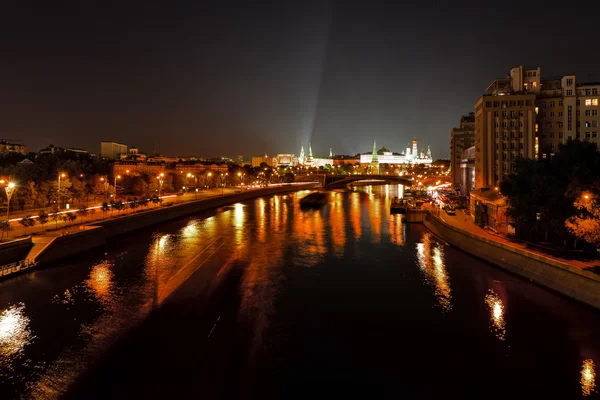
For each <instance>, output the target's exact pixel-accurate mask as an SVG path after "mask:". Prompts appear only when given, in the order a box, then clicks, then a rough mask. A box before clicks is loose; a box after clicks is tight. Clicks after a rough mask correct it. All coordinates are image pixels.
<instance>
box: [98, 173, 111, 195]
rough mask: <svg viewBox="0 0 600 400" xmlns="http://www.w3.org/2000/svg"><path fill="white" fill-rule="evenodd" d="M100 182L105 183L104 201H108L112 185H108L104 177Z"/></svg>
mask: <svg viewBox="0 0 600 400" xmlns="http://www.w3.org/2000/svg"><path fill="white" fill-rule="evenodd" d="M100 181H101V182H103V183H104V201H106V197H107V196H108V187H109V186H110V185H109V183H108V179H104V177H102V178H100Z"/></svg>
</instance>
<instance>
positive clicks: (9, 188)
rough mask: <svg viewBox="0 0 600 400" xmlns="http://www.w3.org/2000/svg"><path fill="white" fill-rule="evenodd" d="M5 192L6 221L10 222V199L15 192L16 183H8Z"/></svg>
mask: <svg viewBox="0 0 600 400" xmlns="http://www.w3.org/2000/svg"><path fill="white" fill-rule="evenodd" d="M4 190H5V191H6V200H7V203H6V220H7V221H8V220H9V215H10V198H11V197H12V194H13V192H14V191H15V183H14V182H8V184H7V185H6V187H5V188H4Z"/></svg>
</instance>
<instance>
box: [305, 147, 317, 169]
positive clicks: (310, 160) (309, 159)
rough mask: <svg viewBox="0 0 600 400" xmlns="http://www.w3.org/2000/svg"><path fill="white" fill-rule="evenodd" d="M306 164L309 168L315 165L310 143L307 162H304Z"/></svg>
mask: <svg viewBox="0 0 600 400" xmlns="http://www.w3.org/2000/svg"><path fill="white" fill-rule="evenodd" d="M304 164H306V165H308V166H309V167H311V166H313V165H314V164H315V160H313V153H312V146H311V144H310V142H309V143H308V155H307V156H306V160H304Z"/></svg>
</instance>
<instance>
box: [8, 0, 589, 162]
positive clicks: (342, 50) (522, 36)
mask: <svg viewBox="0 0 600 400" xmlns="http://www.w3.org/2000/svg"><path fill="white" fill-rule="evenodd" d="M459 3H460V4H461V5H458V4H459ZM469 3H470V2H456V1H442V0H440V1H427V0H421V1H378V0H369V1H352V0H348V1H336V2H333V1H329V2H327V1H310V0H299V1H285V0H280V1H272V2H265V1H260V0H254V1H249V0H244V1H234V0H220V1H211V0H203V1H186V2H184V1H178V2H177V1H156V2H144V3H141V2H140V3H138V2H128V1H117V2H111V1H93V0H83V1H77V2H75V1H74V2H68V1H63V2H61V1H58V2H53V1H41V2H28V1H13V2H11V3H10V4H8V2H3V4H2V5H1V6H0V55H1V58H0V137H2V138H4V139H18V140H21V141H23V142H24V143H25V144H27V145H28V146H29V148H30V149H31V150H34V151H37V150H39V149H40V148H42V147H45V146H46V145H48V144H50V143H53V144H55V145H58V146H63V147H80V148H87V149H89V150H90V151H92V152H99V146H100V144H99V142H100V141H101V140H115V141H120V142H123V143H126V144H128V145H130V146H131V145H135V146H138V147H140V149H141V150H142V151H146V152H152V150H153V146H155V148H156V151H157V152H159V153H161V154H166V155H199V156H205V157H209V156H221V155H223V156H236V155H237V154H245V155H246V157H249V156H252V155H258V154H261V153H265V152H266V153H268V154H269V155H271V154H274V153H285V152H294V153H296V154H297V153H298V152H299V148H300V143H301V142H304V144H305V146H306V144H307V142H308V141H309V140H310V141H312V145H313V150H314V152H315V153H320V154H326V153H328V152H329V148H330V147H331V148H333V151H334V152H335V153H337V154H344V153H345V154H355V153H357V152H364V151H369V150H370V149H371V148H372V143H373V139H377V143H378V146H382V145H384V146H386V147H388V148H390V149H392V150H394V151H402V150H403V149H404V148H405V147H406V145H407V143H408V141H409V140H411V139H412V138H413V136H416V137H417V139H419V147H426V146H427V145H431V148H432V151H433V155H434V158H440V157H447V156H448V152H449V150H448V148H449V130H450V129H451V128H452V127H453V126H456V125H457V124H458V121H459V118H460V116H461V115H462V114H463V113H467V112H469V111H472V109H473V105H474V103H475V101H476V100H477V98H478V97H479V96H480V95H481V93H482V92H483V90H484V89H485V88H486V87H487V85H488V84H489V83H490V82H491V81H492V80H493V79H495V78H498V77H502V76H504V75H506V73H507V72H508V70H509V69H510V67H511V66H513V65H531V66H537V65H539V66H540V67H541V68H542V76H551V75H559V74H566V73H571V72H575V73H576V74H577V76H578V80H579V81H585V80H588V78H589V79H591V80H597V81H600V52H599V51H598V50H599V45H598V24H596V23H593V22H592V20H589V19H588V16H594V15H598V14H599V12H600V5H599V2H594V1H589V2H585V4H583V2H581V3H582V4H581V5H580V6H579V5H578V6H575V5H574V6H572V7H571V6H569V7H567V6H548V7H547V8H545V6H544V4H545V3H544V2H537V1H525V2H518V3H515V2H507V1H502V2H494V3H490V4H494V5H482V3H487V2H477V3H475V2H473V3H472V4H469ZM576 4H579V2H577V3H576Z"/></svg>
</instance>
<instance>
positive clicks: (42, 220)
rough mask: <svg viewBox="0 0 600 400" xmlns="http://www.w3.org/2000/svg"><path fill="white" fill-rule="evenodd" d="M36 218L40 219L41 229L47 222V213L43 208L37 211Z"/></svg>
mask: <svg viewBox="0 0 600 400" xmlns="http://www.w3.org/2000/svg"><path fill="white" fill-rule="evenodd" d="M38 220H39V221H40V224H41V225H42V229H43V228H44V225H45V224H46V223H47V222H48V213H47V212H46V211H45V210H42V211H40V212H39V213H38Z"/></svg>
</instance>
